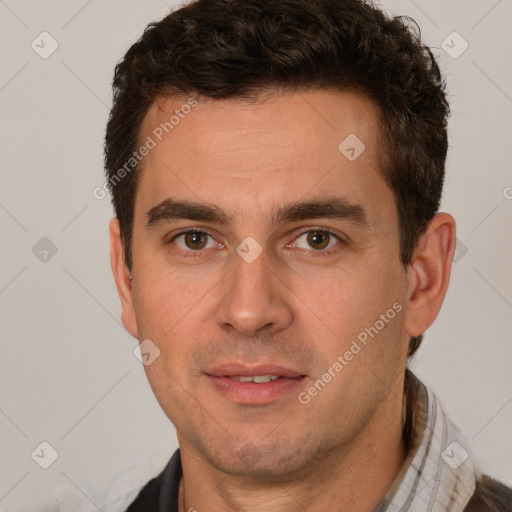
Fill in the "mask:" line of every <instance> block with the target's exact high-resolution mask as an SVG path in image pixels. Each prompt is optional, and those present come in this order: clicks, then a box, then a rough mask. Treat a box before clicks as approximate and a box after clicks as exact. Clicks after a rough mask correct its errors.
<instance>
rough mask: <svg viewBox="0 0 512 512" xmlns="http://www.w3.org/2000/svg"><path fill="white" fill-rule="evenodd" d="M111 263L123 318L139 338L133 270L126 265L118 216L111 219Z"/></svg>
mask: <svg viewBox="0 0 512 512" xmlns="http://www.w3.org/2000/svg"><path fill="white" fill-rule="evenodd" d="M110 264H111V266H112V273H113V274H114V280H115V282H116V287H117V293H118V294H119V298H120V300H121V308H122V314H121V320H122V322H123V325H124V326H125V328H126V330H127V331H128V332H129V333H130V334H131V335H132V336H133V337H134V338H138V330H137V321H136V315H135V308H134V305H133V284H132V279H131V272H130V269H129V268H128V266H127V265H126V260H125V255H124V246H123V240H122V237H121V230H120V227H119V220H118V219H117V218H114V219H112V220H111V221H110Z"/></svg>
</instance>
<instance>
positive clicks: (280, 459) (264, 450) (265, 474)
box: [201, 438, 325, 485]
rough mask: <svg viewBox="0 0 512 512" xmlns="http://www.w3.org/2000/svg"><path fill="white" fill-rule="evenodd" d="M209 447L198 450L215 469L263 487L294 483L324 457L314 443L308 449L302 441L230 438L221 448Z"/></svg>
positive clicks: (218, 445) (217, 446) (215, 444)
mask: <svg viewBox="0 0 512 512" xmlns="http://www.w3.org/2000/svg"><path fill="white" fill-rule="evenodd" d="M309 441H310V443H311V441H312V439H311V438H310V440H309ZM212 444H213V445H214V446H212V447H211V448H212V449H207V448H205V447H201V454H202V456H203V457H204V458H205V459H206V460H208V461H209V462H210V464H211V465H212V466H213V467H215V469H217V470H218V471H221V472H223V473H227V474H231V475H236V476H239V477H242V478H244V477H245V478H246V479H248V480H250V481H251V482H252V483H253V484H257V483H259V484H262V485H268V484H269V483H272V484H276V483H286V482H288V481H290V482H291V481H296V480H297V478H301V475H304V476H306V475H307V474H309V473H310V472H311V467H312V464H313V465H314V464H315V461H317V460H318V461H319V460H320V459H321V458H323V457H324V455H325V453H324V452H323V450H321V449H320V448H319V447H317V446H314V443H313V444H310V445H309V446H308V445H307V444H306V443H305V442H303V441H299V442H297V441H295V442H293V441H291V440H289V439H269V438H263V439H254V438H253V439H251V440H245V441H243V440H240V441H237V440H235V439H233V438H231V439H229V440H226V442H225V443H224V445H223V444H222V443H212ZM320 446H322V445H321V444H320ZM320 452H322V453H320Z"/></svg>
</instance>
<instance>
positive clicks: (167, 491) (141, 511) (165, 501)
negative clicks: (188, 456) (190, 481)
mask: <svg viewBox="0 0 512 512" xmlns="http://www.w3.org/2000/svg"><path fill="white" fill-rule="evenodd" d="M181 473H182V470H181V457H180V451H179V449H178V450H176V452H174V455H173V456H172V457H171V460H169V462H168V464H167V466H166V467H165V468H164V470H163V471H162V472H161V473H160V474H159V475H158V476H157V477H155V478H153V479H152V480H150V481H149V482H148V483H147V484H146V485H145V486H144V487H143V488H142V490H141V491H140V492H139V494H138V495H137V497H136V498H135V500H134V501H133V503H132V504H131V505H130V506H129V507H128V508H127V509H126V512H158V511H159V510H167V511H169V512H173V511H174V510H177V506H178V493H179V484H180V478H181Z"/></svg>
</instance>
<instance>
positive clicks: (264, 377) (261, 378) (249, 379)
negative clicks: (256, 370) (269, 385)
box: [231, 375, 279, 383]
mask: <svg viewBox="0 0 512 512" xmlns="http://www.w3.org/2000/svg"><path fill="white" fill-rule="evenodd" d="M231 378H232V379H234V380H237V381H238V382H257V383H261V382H270V381H272V380H276V379H278V378H279V377H278V376H277V375H254V376H253V377H243V376H236V377H231Z"/></svg>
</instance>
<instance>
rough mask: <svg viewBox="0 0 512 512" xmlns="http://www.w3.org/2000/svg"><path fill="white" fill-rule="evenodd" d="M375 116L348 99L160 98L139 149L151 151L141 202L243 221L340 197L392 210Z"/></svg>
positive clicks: (316, 94) (372, 109)
mask: <svg viewBox="0 0 512 512" xmlns="http://www.w3.org/2000/svg"><path fill="white" fill-rule="evenodd" d="M378 115H379V113H378V109H377V107H376V106H375V105H374V104H373V102H372V101H370V100H369V99H367V98H366V97H364V96H361V95H359V94H355V93H349V92H331V91H308V92H301V93H294V94H291V93H290V94H279V95H278V94H276V95H273V96H270V97H267V98H266V99H265V100H264V101H260V102H257V103H254V102H253V103H248V102H244V101H235V100H222V101H218V100H211V99H204V98H195V99H193V98H189V97H184V96H182V97H166V98H159V99H158V100H157V101H155V102H154V103H153V105H152V106H151V107H150V109H149V111H148V113H147V115H146V116H145V118H144V121H143V125H142V127H141V133H140V140H141V142H143V143H144V142H145V141H148V140H149V139H148V138H150V139H151V140H152V145H153V144H154V147H153V149H151V151H149V153H148V155H147V156H146V157H145V158H144V160H143V161H142V162H141V164H142V165H141V179H140V181H139V191H138V196H140V197H138V199H140V200H141V201H142V202H143V203H144V204H145V205H146V206H149V207H151V206H154V205H155V204H158V203H159V202H161V201H162V200H164V199H166V198H167V197H169V196H170V195H172V196H173V197H176V196H178V197H179V198H180V199H186V200H191V201H192V200H193V201H195V202H198V201H205V202H210V203H215V204H221V205H222V204H223V205H224V206H225V207H226V208H227V209H228V210H229V209H230V208H231V209H232V210H233V211H236V210H237V208H238V210H239V211H241V212H246V211H249V210H250V209H251V208H252V209H253V210H256V209H259V211H260V212H261V211H262V210H263V209H265V208H268V209H273V208H274V207H275V205H276V204H278V203H286V202H293V201H296V200H297V199H298V198H304V197H307V196H310V197H319V196H322V195H328V194H329V195H332V194H333V193H334V192H339V193H340V194H343V195H346V196H350V197H352V198H354V199H357V200H358V201H359V202H361V201H363V202H366V203H368V204H370V205H371V203H372V202H376V201H382V200H383V199H386V198H387V199H390V200H391V201H392V196H391V195H390V194H389V193H390V191H389V189H388V187H387V186H386V184H385V183H384V181H383V180H382V177H381V172H380V169H379V161H380V158H379V154H380V153H379V152H380V148H379V145H378V132H377V130H378V126H379V123H378ZM385 189H387V191H386V190H385ZM383 191H385V192H386V194H387V196H386V194H384V196H383Z"/></svg>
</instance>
